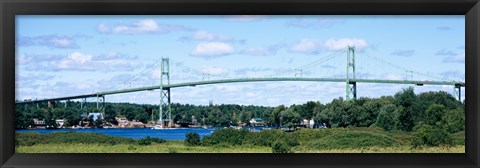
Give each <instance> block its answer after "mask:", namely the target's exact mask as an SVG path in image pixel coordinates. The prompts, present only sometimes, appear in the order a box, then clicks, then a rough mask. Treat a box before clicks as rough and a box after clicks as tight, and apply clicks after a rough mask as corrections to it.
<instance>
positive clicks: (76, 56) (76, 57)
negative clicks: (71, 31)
mask: <svg viewBox="0 0 480 168" xmlns="http://www.w3.org/2000/svg"><path fill="white" fill-rule="evenodd" d="M68 59H70V60H72V61H75V62H78V63H82V64H83V63H85V62H87V61H91V60H92V55H87V54H82V53H80V52H74V53H72V54H70V55H69V56H68Z"/></svg>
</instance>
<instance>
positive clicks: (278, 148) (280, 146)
mask: <svg viewBox="0 0 480 168" xmlns="http://www.w3.org/2000/svg"><path fill="white" fill-rule="evenodd" d="M272 153H291V147H290V146H289V145H288V144H287V143H285V142H283V141H275V142H274V143H273V145H272Z"/></svg>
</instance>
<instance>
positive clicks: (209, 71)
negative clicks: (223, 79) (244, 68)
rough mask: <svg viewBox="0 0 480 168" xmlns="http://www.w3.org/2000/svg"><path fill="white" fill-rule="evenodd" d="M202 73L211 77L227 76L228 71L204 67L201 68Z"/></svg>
mask: <svg viewBox="0 0 480 168" xmlns="http://www.w3.org/2000/svg"><path fill="white" fill-rule="evenodd" d="M200 72H202V73H205V74H210V75H226V74H228V71H227V70H226V69H223V68H220V67H213V66H203V67H202V68H200Z"/></svg>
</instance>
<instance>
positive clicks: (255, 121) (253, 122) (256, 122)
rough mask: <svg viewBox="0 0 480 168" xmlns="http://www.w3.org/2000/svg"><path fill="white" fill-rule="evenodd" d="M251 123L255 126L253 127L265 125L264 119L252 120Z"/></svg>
mask: <svg viewBox="0 0 480 168" xmlns="http://www.w3.org/2000/svg"><path fill="white" fill-rule="evenodd" d="M249 122H250V125H253V126H263V125H265V121H263V119H262V118H252V119H251V120H250V121H249Z"/></svg>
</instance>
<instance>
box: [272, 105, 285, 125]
mask: <svg viewBox="0 0 480 168" xmlns="http://www.w3.org/2000/svg"><path fill="white" fill-rule="evenodd" d="M284 110H285V106H284V105H279V106H277V107H275V108H274V109H273V110H272V117H271V123H273V125H275V126H276V127H277V128H278V127H280V125H281V123H280V113H281V112H282V111H284Z"/></svg>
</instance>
